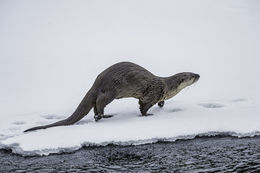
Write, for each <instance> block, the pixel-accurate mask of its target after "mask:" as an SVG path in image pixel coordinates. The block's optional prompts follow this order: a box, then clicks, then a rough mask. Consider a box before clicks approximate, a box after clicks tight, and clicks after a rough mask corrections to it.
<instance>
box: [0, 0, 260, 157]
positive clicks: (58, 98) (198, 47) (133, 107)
mask: <svg viewBox="0 0 260 173" xmlns="http://www.w3.org/2000/svg"><path fill="white" fill-rule="evenodd" d="M259 31H260V10H259V2H258V1H253V0H249V1H240V0H236V1H235V0H230V1H222V0H220V1H219V0H218V1H217V0H215V1H213V0H211V1H204V0H199V1H145V0H144V1H135V0H131V1H122V2H121V1H113V0H112V1H98V2H97V1H95V2H94V1H75V2H72V1H62V2H60V1H29V0H28V1H23V2H20V1H7V0H6V1H1V5H0V38H1V39H0V62H1V63H0V79H1V88H0V96H1V97H0V108H1V109H0V120H1V121H0V148H10V149H12V151H13V152H14V153H18V154H22V155H35V154H38V155H48V154H50V153H58V152H64V151H74V150H76V149H79V148H81V147H82V146H89V145H107V144H111V143H113V144H118V145H138V144H145V143H151V142H156V141H158V140H166V141H174V140H176V139H183V138H184V139H186V138H193V137H194V136H196V135H199V134H200V135H215V134H219V133H220V134H221V133H228V134H230V135H233V136H238V137H241V136H255V135H259V133H260V97H259V96H260V92H259V88H260V82H259V76H260V71H259V66H260V59H259V57H260V49H259V47H260V32H259ZM120 61H131V62H135V63H137V64H139V65H141V66H143V67H145V68H146V69H148V70H149V71H151V72H152V73H154V74H155V75H158V76H170V75H173V74H175V73H178V72H182V71H191V72H195V73H198V74H200V76H201V78H200V80H199V81H198V82H197V83H196V84H195V85H192V86H190V87H189V88H187V89H184V90H183V91H181V92H180V93H179V94H178V95H177V96H175V97H174V98H172V99H171V100H169V101H166V103H165V106H164V107H163V108H159V107H158V106H154V107H153V108H152V109H151V110H150V111H149V113H152V114H153V115H152V116H148V117H141V116H140V112H139V109H138V104H137V100H135V99H132V98H129V99H120V100H115V101H114V102H112V103H111V104H109V105H108V106H107V107H106V109H105V112H106V113H107V114H114V116H113V117H112V118H108V119H102V120H101V121H99V122H98V123H96V122H94V119H93V111H91V112H90V113H89V114H88V115H87V116H86V117H85V118H84V119H83V120H81V121H80V122H78V123H77V124H75V125H73V126H66V127H55V128H50V129H46V130H38V131H35V132H30V133H23V130H25V129H27V128H30V127H33V126H36V125H43V124H49V123H52V122H55V121H58V120H61V119H63V118H66V117H68V116H69V115H70V114H71V113H72V112H73V111H74V109H75V108H76V106H77V104H79V102H80V101H81V99H82V98H83V96H84V95H85V93H86V92H87V90H88V89H89V88H90V87H91V85H92V84H93V82H94V80H95V78H96V76H97V75H98V74H99V73H100V72H101V71H102V70H104V69H105V68H107V67H109V66H110V65H112V64H114V63H116V62H120Z"/></svg>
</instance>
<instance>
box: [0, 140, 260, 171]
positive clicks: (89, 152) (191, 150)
mask: <svg viewBox="0 0 260 173" xmlns="http://www.w3.org/2000/svg"><path fill="white" fill-rule="evenodd" d="M0 164H1V167H0V172H26V173H28V172H159V171H160V172H260V137H254V138H242V139H238V138H232V137H210V138H205V137H204V138H196V139H193V140H183V141H176V142H172V143H156V144H148V145H139V146H127V147H122V146H106V147H88V148H83V149H81V150H79V151H76V152H74V153H67V154H56V155H50V156H45V157H22V156H18V155H14V154H12V153H11V152H10V151H4V150H2V151H0Z"/></svg>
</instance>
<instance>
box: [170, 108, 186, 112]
mask: <svg viewBox="0 0 260 173" xmlns="http://www.w3.org/2000/svg"><path fill="white" fill-rule="evenodd" d="M180 111H183V109H181V108H175V109H171V110H169V112H180Z"/></svg>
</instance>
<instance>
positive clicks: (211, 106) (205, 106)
mask: <svg viewBox="0 0 260 173" xmlns="http://www.w3.org/2000/svg"><path fill="white" fill-rule="evenodd" d="M199 105H200V106H202V107H204V108H210V109H212V108H222V107H224V105H222V104H218V103H203V104H199Z"/></svg>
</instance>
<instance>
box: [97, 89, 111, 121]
mask: <svg viewBox="0 0 260 173" xmlns="http://www.w3.org/2000/svg"><path fill="white" fill-rule="evenodd" d="M114 99H115V94H113V93H112V92H105V93H100V94H99V95H98V97H97V100H96V104H95V106H94V113H95V116H94V118H95V120H96V121H98V120H100V119H101V118H109V117H112V116H111V115H104V109H105V107H106V105H108V104H109V103H111V102H112V101H113V100H114Z"/></svg>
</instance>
